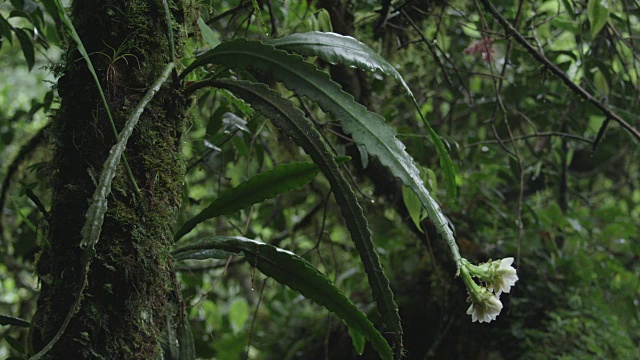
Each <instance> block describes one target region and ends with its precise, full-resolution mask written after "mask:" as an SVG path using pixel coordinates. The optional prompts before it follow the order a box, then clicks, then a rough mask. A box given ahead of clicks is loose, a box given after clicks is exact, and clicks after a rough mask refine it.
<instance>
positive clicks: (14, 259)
mask: <svg viewBox="0 0 640 360" xmlns="http://www.w3.org/2000/svg"><path fill="white" fill-rule="evenodd" d="M56 4H58V5H68V4H61V3H60V2H59V1H38V2H36V1H32V0H12V1H2V2H0V39H1V42H0V63H1V64H2V66H0V79H1V80H0V159H1V165H2V166H1V169H0V171H1V172H0V175H1V178H2V179H3V185H2V190H1V191H2V193H1V196H0V208H1V210H2V211H1V213H0V246H1V249H0V252H1V254H2V256H1V258H0V340H2V342H0V357H2V358H7V357H10V356H13V357H14V358H25V357H26V356H27V354H29V355H33V352H32V351H31V350H32V349H29V348H28V337H29V334H28V328H29V326H30V319H31V318H32V316H33V314H34V312H35V310H36V309H35V301H36V299H37V296H38V289H39V285H38V284H39V282H42V281H47V279H42V278H40V279H39V278H38V277H37V276H36V274H35V266H34V264H35V262H36V261H37V259H38V251H39V247H41V246H44V245H46V242H47V241H48V240H47V237H46V233H47V227H48V224H47V216H48V215H47V214H48V213H47V209H48V208H49V205H50V201H51V194H50V190H49V186H48V185H49V183H48V180H49V179H48V174H47V169H48V167H47V163H48V161H50V149H51V144H49V143H48V140H47V127H48V126H49V125H48V122H49V121H50V120H49V115H50V113H51V111H52V110H55V109H56V108H57V107H58V106H59V99H58V96H57V93H56V85H55V81H56V79H55V74H56V71H57V69H58V68H57V67H58V66H59V64H60V62H61V61H64V53H65V51H67V50H68V49H69V48H70V47H77V46H78V40H76V39H69V38H68V35H67V34H68V31H69V30H70V27H71V26H72V25H69V24H65V21H64V20H65V18H64V12H60V11H59V10H60V8H58V7H56ZM165 4H166V2H165ZM184 10H185V12H186V13H189V14H190V16H191V17H192V18H193V22H192V23H184V24H181V23H173V24H171V25H170V26H173V28H174V30H177V31H181V32H184V34H185V35H186V37H187V42H186V44H185V47H184V49H177V50H176V52H177V54H176V56H177V58H176V59H175V60H176V63H175V66H176V69H177V71H178V72H179V73H180V74H181V75H180V79H179V80H180V81H182V82H183V83H184V91H185V92H186V93H188V94H191V95H192V97H193V105H192V109H191V111H190V119H189V120H190V121H189V129H188V132H186V134H185V136H184V138H183V139H182V141H183V150H182V152H183V157H184V159H185V161H186V170H187V173H186V177H185V181H184V192H183V194H182V198H183V205H182V208H181V209H180V212H179V214H178V215H177V217H176V224H175V227H174V228H175V231H176V232H175V237H174V240H175V241H176V246H175V248H174V249H173V252H172V254H173V257H174V260H175V261H176V264H177V267H178V278H179V280H180V282H181V285H182V295H183V297H184V299H185V301H186V302H187V313H188V323H189V326H190V328H191V330H192V332H193V344H194V349H195V354H196V355H197V357H198V358H216V359H239V358H248V359H265V358H267V359H315V358H318V359H320V358H335V359H346V358H358V357H359V356H361V357H362V358H372V359H375V358H378V357H382V358H392V357H393V356H394V355H393V354H392V352H393V351H394V350H395V351H396V354H395V357H396V358H398V357H400V356H401V355H402V356H405V357H406V358H409V359H427V358H455V357H458V358H471V357H472V356H473V357H475V358H480V359H514V358H522V359H546V358H567V359H572V358H579V359H589V358H594V359H595V358H608V359H616V358H619V359H627V358H632V357H633V354H634V353H638V351H640V326H639V325H640V324H639V323H640V316H639V314H640V300H639V296H640V284H639V280H638V279H639V278H640V267H639V265H638V258H639V257H640V247H639V245H638V240H639V234H638V227H639V225H640V223H639V220H638V219H640V187H639V185H640V183H639V182H640V177H639V176H638V174H640V167H639V164H638V161H637V159H638V155H639V154H638V153H639V151H638V143H639V140H640V133H639V132H638V128H640V119H639V118H638V115H637V114H638V113H640V96H639V94H640V92H639V88H638V77H639V76H640V73H639V71H638V69H639V68H640V51H639V50H638V48H637V47H638V46H640V40H639V39H640V37H639V35H640V30H639V29H640V5H639V4H637V3H635V2H630V1H611V0H586V1H572V0H562V1H559V0H558V1H556V0H549V1H540V2H524V1H519V2H509V1H501V0H500V1H498V0H495V1H490V0H477V1H474V2H468V1H428V2H424V1H413V0H406V1H387V0H382V1H372V0H367V1H339V0H335V1H330V0H318V1H298V0H281V1H273V0H271V1H269V0H264V1H243V0H229V1H217V0H211V1H207V0H202V1H195V0H194V1H189V2H185V9H184ZM74 40H75V42H74ZM135 51H136V50H135V49H131V48H130V47H129V45H128V44H126V43H125V44H122V46H121V47H119V48H109V51H105V52H104V53H90V54H86V58H89V59H90V58H91V57H100V56H102V57H104V56H106V57H108V58H109V59H110V61H112V62H113V63H115V62H118V61H122V62H127V63H128V64H129V63H131V64H135V63H136V61H137V59H136V56H135V55H134V53H135ZM105 76H108V74H107V75H105ZM97 82H99V80H97ZM142 109H144V106H141V110H142ZM131 129H132V130H133V131H135V128H134V127H133V125H132V128H131ZM125 145H126V140H123V142H122V143H121V144H120V145H119V147H120V148H121V149H124V146H125ZM114 149H115V148H114ZM115 158H119V156H116V157H115ZM105 160H106V159H105ZM122 162H123V163H124V162H125V159H124V158H123V159H122ZM123 165H124V164H118V160H117V159H116V160H114V161H112V165H109V166H105V168H107V169H109V168H110V169H112V171H113V172H114V173H115V169H116V167H117V166H123ZM106 173H107V172H103V175H105V174H106ZM99 180H100V174H96V184H98V183H99ZM106 186H107V189H108V190H109V191H111V186H110V185H106ZM97 187H98V188H100V186H99V185H97ZM103 190H105V189H103ZM115 191H117V189H115ZM108 193H109V192H108V191H106V194H104V191H103V194H102V195H99V196H98V197H97V198H95V197H94V202H93V203H94V204H100V201H102V200H104V199H106V198H107V197H108ZM105 203H106V201H105ZM357 204H359V205H357ZM440 208H442V212H440ZM103 210H105V211H106V205H105V208H104V209H103ZM99 213H100V211H98V212H95V213H93V212H92V213H90V214H88V217H89V221H88V222H87V223H89V222H90V221H91V219H98V218H99V217H100V216H104V213H102V215H100V214H99ZM94 230H95V229H94ZM97 231H98V236H99V229H97ZM454 238H455V239H454ZM94 241H97V238H95V239H94V240H92V241H88V242H87V244H93V243H94ZM457 248H459V252H460V254H457V250H455V249H457ZM452 255H453V256H452ZM508 258H514V261H513V267H515V268H516V269H517V272H518V278H519V281H518V282H517V283H516V284H515V286H514V287H513V288H511V285H513V284H512V283H511V284H507V285H508V286H507V287H506V290H504V289H505V288H504V285H503V288H502V289H501V288H500V285H499V283H492V280H491V279H490V278H487V277H485V278H483V277H482V276H483V275H482V274H485V273H483V271H489V270H491V269H494V270H491V271H495V269H498V268H499V267H500V266H501V265H502V266H504V267H500V269H506V268H507V267H508V266H509V265H511V263H510V260H507V259H508ZM500 259H503V260H502V262H500ZM492 260H493V261H494V262H491V261H492ZM467 264H468V265H467ZM473 264H483V265H481V266H480V267H474V265H473ZM461 269H462V274H461V275H460V276H458V274H459V273H460V270H461ZM487 269H489V270H487ZM468 272H470V273H468ZM472 275H473V276H476V277H478V278H480V279H482V280H483V281H480V282H479V285H478V284H476V282H474V280H472V279H471V276H472ZM461 278H462V280H464V281H461ZM367 279H368V281H366V280H367ZM469 281H471V282H472V283H473V285H471V284H470V283H469ZM465 284H466V286H465ZM474 285H475V286H476V287H478V286H480V289H484V290H482V291H484V292H482V294H485V295H486V296H488V297H489V298H491V299H495V300H498V299H499V300H498V302H499V303H500V308H501V309H502V310H501V311H500V309H498V313H500V314H499V315H498V314H497V313H489V314H488V315H487V314H485V316H486V317H484V316H482V314H477V313H475V312H474V313H473V314H470V312H471V308H469V306H470V305H469V302H471V303H472V304H476V301H478V299H477V298H475V297H474V294H473V291H471V293H469V290H468V289H471V288H473V286H474ZM485 286H486V287H487V288H488V289H489V290H486V288H485ZM492 286H493V288H492ZM496 286H497V288H496ZM501 290H504V292H509V290H511V291H510V292H509V294H501ZM478 291H480V290H478ZM487 291H488V293H487ZM493 291H495V293H496V294H495V295H494V293H493ZM483 296H484V295H483ZM492 301H493V300H492ZM468 309H469V311H468ZM470 315H472V316H470ZM478 315H480V316H479V318H480V319H483V320H485V321H490V322H489V323H479V322H475V321H472V319H473V320H477V319H478ZM496 316H497V319H496ZM491 320H495V321H491ZM400 321H401V322H400ZM365 339H366V341H365Z"/></svg>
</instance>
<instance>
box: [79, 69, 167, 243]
mask: <svg viewBox="0 0 640 360" xmlns="http://www.w3.org/2000/svg"><path fill="white" fill-rule="evenodd" d="M173 67H174V63H169V65H167V66H166V67H165V69H164V72H163V73H162V75H161V76H160V78H159V79H158V80H157V81H156V83H155V84H153V86H152V87H151V88H150V89H149V91H147V93H146V94H145V96H144V97H143V98H142V100H140V103H139V104H138V106H137V107H136V108H135V109H134V110H133V112H132V113H131V115H129V118H128V119H127V122H126V123H125V125H124V129H122V132H121V133H120V135H119V136H118V142H117V143H116V144H115V145H113V146H112V147H111V150H110V151H109V157H107V160H105V162H104V165H103V166H102V172H101V173H100V181H99V183H98V186H97V187H96V190H95V191H94V192H93V197H92V199H91V205H89V209H88V210H87V214H86V217H87V220H86V222H85V223H84V226H83V227H82V230H81V233H82V241H81V242H80V247H81V248H83V249H86V248H87V247H89V246H92V247H93V246H94V245H95V244H96V243H97V242H98V239H99V238H100V232H101V231H102V223H103V222H104V215H105V214H106V213H107V196H109V194H110V193H111V181H112V180H113V178H114V177H115V176H116V168H117V167H118V164H119V163H120V159H121V158H122V155H123V153H124V149H125V147H126V146H127V142H128V141H129V137H130V136H131V134H132V133H133V129H134V128H135V126H136V124H137V123H138V120H139V119H140V115H142V112H143V111H144V108H145V107H146V106H147V104H148V103H149V101H151V99H152V98H153V96H154V95H155V94H156V93H157V92H158V90H160V87H161V86H162V84H164V82H165V81H167V79H168V78H169V74H171V70H173Z"/></svg>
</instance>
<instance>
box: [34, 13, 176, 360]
mask: <svg viewBox="0 0 640 360" xmlns="http://www.w3.org/2000/svg"><path fill="white" fill-rule="evenodd" d="M168 3H169V7H170V8H171V13H172V20H173V22H174V24H181V23H183V22H184V13H183V7H182V6H183V4H182V1H181V0H170V1H168ZM71 17H72V20H73V23H74V25H75V27H76V30H77V32H78V34H79V36H80V38H81V39H82V41H83V43H84V45H85V47H86V49H87V52H88V53H89V54H90V57H91V60H92V62H93V64H94V67H95V68H96V72H97V73H98V77H99V78H100V81H101V85H102V88H103V89H104V92H105V96H106V98H107V102H108V103H109V107H110V109H111V112H112V113H113V118H114V121H115V126H116V128H117V129H118V131H120V130H121V129H122V127H123V124H124V123H125V121H126V119H127V116H128V115H129V114H130V112H131V111H132V110H133V109H134V108H135V106H136V105H137V104H138V102H139V101H140V99H141V98H142V97H143V96H144V94H145V93H146V91H147V90H148V88H149V87H150V86H151V85H152V84H153V83H154V82H155V81H156V80H157V78H158V77H159V76H160V73H161V72H162V70H163V68H164V67H165V65H166V64H167V63H169V62H170V61H171V60H170V56H169V54H170V46H169V36H168V33H167V32H168V30H167V24H166V17H165V11H164V7H163V2H162V0H108V1H105V0H76V1H75V2H74V3H73V8H72V14H71ZM173 29H174V30H173V31H174V38H178V35H179V32H178V31H177V30H176V26H174V27H173ZM176 48H179V47H178V46H176ZM58 71H59V74H60V75H62V76H61V77H60V79H59V81H58V92H59V94H60V98H61V106H60V109H59V110H58V111H57V112H56V113H55V114H54V115H53V116H52V121H53V127H52V130H51V132H50V139H51V143H52V144H53V153H54V155H53V158H52V160H51V164H50V165H51V187H52V191H53V193H52V195H53V196H52V208H51V216H50V219H49V222H50V226H49V234H48V243H47V244H44V245H43V250H42V252H41V254H40V256H39V260H38V266H37V269H38V274H39V276H40V279H41V284H42V291H41V294H40V297H39V300H38V310H37V313H36V315H35V316H34V327H33V330H32V341H31V345H32V346H33V350H34V351H36V352H37V351H38V350H40V349H42V348H43V347H44V346H45V345H46V344H47V343H48V342H49V341H50V340H51V339H52V338H53V337H54V336H55V334H56V333H57V332H58V330H59V329H60V327H61V325H62V323H63V321H64V319H65V318H66V317H67V314H68V313H69V312H70V311H72V308H73V304H74V302H75V300H76V297H77V296H78V291H77V290H78V289H79V288H81V287H82V283H83V276H82V274H83V269H82V265H81V259H80V257H81V255H82V250H81V249H80V248H79V243H80V240H81V234H80V230H81V228H82V226H83V224H84V222H85V220H86V218H85V213H86V211H87V209H88V206H89V202H90V199H91V197H92V194H93V192H94V190H95V188H96V181H97V179H98V178H99V174H100V172H101V170H102V169H101V168H102V164H103V163H104V161H105V159H106V158H107V156H108V155H109V150H110V148H111V146H112V145H113V144H115V142H116V137H115V135H114V132H113V129H112V126H111V124H110V122H109V119H108V117H107V114H106V111H105V107H104V106H103V104H102V102H101V100H100V95H99V92H98V89H97V86H96V84H95V82H94V80H93V78H92V76H91V74H90V73H89V71H88V67H87V64H86V62H85V61H84V60H83V58H82V56H81V55H80V54H79V52H78V51H77V48H76V46H75V43H73V42H72V41H70V44H69V48H68V51H67V54H66V61H65V63H64V65H62V66H61V67H60V69H58ZM173 79H176V77H173ZM187 107H188V101H187V99H186V98H185V97H184V96H183V95H182V93H181V91H180V88H179V84H178V82H177V81H174V80H172V79H170V80H169V81H168V82H167V83H165V84H164V86H163V87H162V88H161V90H160V91H159V92H158V94H156V96H155V97H154V99H153V100H152V102H151V103H149V105H148V106H147V107H146V109H145V111H144V113H143V114H142V116H141V118H140V120H139V122H138V124H137V126H136V128H135V130H134V133H133V135H132V137H131V139H130V140H129V142H128V145H127V150H126V151H125V154H126V157H127V160H128V163H129V164H130V167H131V170H132V173H133V176H134V178H135V182H136V183H137V185H138V186H139V188H140V190H141V191H140V194H137V193H136V191H135V190H134V186H133V184H132V182H131V181H130V180H129V178H128V177H127V175H126V172H125V171H124V167H123V163H122V162H121V163H120V165H119V168H118V173H117V175H116V177H115V179H114V181H113V185H112V192H111V194H110V195H109V197H108V210H107V214H106V216H105V222H104V225H103V227H102V233H101V236H100V240H99V241H98V243H97V244H96V247H95V250H96V253H95V256H94V258H93V260H92V262H91V267H90V269H89V272H88V278H87V283H86V287H84V291H82V294H81V295H80V296H81V297H82V298H81V303H80V307H79V310H78V312H77V313H75V315H74V316H73V317H72V318H71V321H70V323H69V324H68V326H67V328H66V330H65V332H64V334H63V335H62V337H61V338H60V339H59V340H58V341H57V342H56V343H55V346H54V347H53V348H52V349H51V351H49V353H48V354H47V356H48V357H50V358H56V359H57V358H64V359H70V358H73V359H76V358H105V359H157V358H162V357H163V356H164V357H165V358H167V357H171V356H169V352H171V350H167V349H169V348H172V349H173V350H175V348H176V340H175V339H176V334H179V333H180V332H181V331H182V329H181V327H182V324H183V322H182V319H183V316H184V315H185V313H184V306H183V303H182V300H181V297H180V287H179V284H178V283H177V282H176V278H175V274H174V270H173V264H172V262H171V257H170V254H169V246H170V245H171V243H172V223H173V218H174V213H175V211H176V209H177V208H178V207H179V206H180V199H181V193H182V183H183V180H184V164H183V160H182V158H181V153H180V149H181V137H182V133H183V131H184V127H185V119H186V111H187Z"/></svg>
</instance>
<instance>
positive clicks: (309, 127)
mask: <svg viewBox="0 0 640 360" xmlns="http://www.w3.org/2000/svg"><path fill="white" fill-rule="evenodd" d="M212 85H213V86H216V87H220V88H224V89H227V90H230V91H232V92H234V93H235V94H236V95H238V96H240V97H242V98H243V99H244V100H245V101H247V102H249V103H250V104H251V106H253V108H254V109H255V110H257V111H259V112H261V113H262V114H263V115H264V116H265V117H267V118H269V119H271V122H273V124H274V125H275V126H276V127H278V128H280V130H282V131H283V132H284V133H285V134H287V135H288V136H289V137H291V138H292V139H293V140H294V141H295V142H296V144H298V145H299V146H301V147H302V148H303V149H304V150H305V151H306V152H307V154H309V156H311V158H312V159H313V161H314V162H315V163H316V164H317V165H318V167H319V168H320V170H322V172H323V173H324V174H325V176H326V177H327V180H329V183H330V184H331V188H332V189H333V193H334V196H335V199H336V202H337V203H338V205H339V206H340V210H341V212H342V216H343V217H344V218H345V222H346V225H347V229H348V230H349V233H350V234H351V238H352V239H353V242H354V244H355V245H356V249H357V250H358V253H359V254H360V259H361V260H362V264H363V266H364V269H365V272H366V273H367V279H368V281H369V285H370V286H371V292H372V293H373V298H374V299H375V301H376V304H377V306H378V312H379V313H380V316H381V317H382V321H383V322H384V324H385V326H386V327H387V332H388V333H391V334H393V342H394V348H395V350H396V352H397V353H398V354H400V353H401V352H402V325H401V323H400V316H399V315H398V306H397V305H396V303H395V301H394V300H393V292H392V291H391V288H390V287H389V279H387V277H386V275H385V274H384V270H383V269H382V265H381V264H380V258H379V257H378V253H377V252H376V251H375V245H374V244H373V241H372V239H371V232H370V231H369V227H368V224H367V219H366V218H365V217H364V214H363V212H362V208H361V207H360V205H359V204H358V199H357V198H356V195H355V193H354V192H353V190H351V186H350V185H349V182H348V181H347V179H346V178H345V177H344V175H343V174H342V172H341V171H340V169H339V168H338V164H337V163H336V162H335V161H334V159H333V157H332V156H331V152H330V150H329V147H328V145H327V144H326V143H325V142H324V141H323V140H322V136H321V135H320V133H319V132H318V130H317V129H316V128H315V127H314V126H313V124H312V123H311V121H310V120H309V119H307V118H305V116H304V114H303V113H302V111H300V109H298V108H296V107H295V105H294V104H293V103H292V102H291V101H290V100H287V99H285V98H283V97H282V96H281V95H280V94H279V93H277V92H275V91H273V90H271V89H269V88H268V87H267V86H266V85H264V84H255V83H250V82H247V81H237V80H216V81H213V82H212Z"/></svg>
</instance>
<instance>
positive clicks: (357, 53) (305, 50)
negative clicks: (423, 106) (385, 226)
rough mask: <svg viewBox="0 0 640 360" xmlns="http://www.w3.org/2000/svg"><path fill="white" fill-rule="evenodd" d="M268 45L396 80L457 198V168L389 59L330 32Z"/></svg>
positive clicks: (290, 38)
mask: <svg viewBox="0 0 640 360" xmlns="http://www.w3.org/2000/svg"><path fill="white" fill-rule="evenodd" d="M267 44H269V45H273V46H275V47H276V48H278V49H283V50H286V51H290V52H295V53H298V54H302V55H307V56H317V57H319V58H321V59H322V60H324V61H326V62H328V63H331V64H343V65H347V66H355V67H357V68H359V69H360V70H364V71H369V72H380V73H383V74H385V75H388V76H392V77H393V78H394V79H396V81H397V82H398V83H400V84H401V85H402V87H403V88H404V89H405V90H406V92H407V95H409V98H410V99H411V101H412V103H413V105H414V106H415V108H416V111H417V112H418V114H420V118H421V119H422V122H423V123H424V124H425V126H426V128H427V130H428V131H429V135H430V136H431V141H432V142H433V144H434V145H435V146H436V150H437V151H438V155H439V156H440V165H441V166H442V169H443V170H444V177H445V184H446V186H447V193H448V194H449V196H450V197H452V198H453V197H455V196H456V181H455V168H454V167H453V162H452V161H451V158H450V157H449V153H448V152H447V149H446V148H445V146H444V144H443V143H442V140H440V137H439V136H438V135H437V134H436V132H435V131H434V130H433V128H431V125H430V124H429V122H428V121H427V119H426V118H425V117H424V115H423V114H422V111H421V110H420V105H419V104H418V101H417V100H416V97H415V96H414V95H413V92H412V91H411V88H410V87H409V84H407V82H406V81H405V80H404V78H403V77H402V75H400V73H399V72H398V70H396V68H395V67H394V66H393V65H391V64H390V63H389V62H388V61H387V60H385V58H383V57H382V56H380V55H379V54H378V53H376V52H375V51H373V50H371V48H369V47H368V46H367V45H365V44H364V43H362V42H360V41H358V40H357V39H354V38H352V37H350V36H344V35H340V34H336V33H329V32H319V31H312V32H307V33H299V34H292V35H288V36H285V37H281V38H279V39H272V40H269V41H267Z"/></svg>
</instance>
